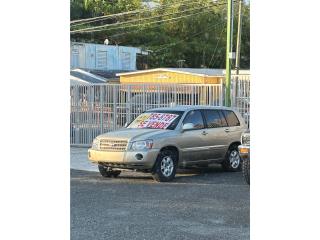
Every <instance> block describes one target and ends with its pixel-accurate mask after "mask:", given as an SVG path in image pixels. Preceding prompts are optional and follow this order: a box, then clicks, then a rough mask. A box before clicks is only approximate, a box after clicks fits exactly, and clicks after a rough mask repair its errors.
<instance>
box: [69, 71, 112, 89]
mask: <svg viewBox="0 0 320 240" xmlns="http://www.w3.org/2000/svg"><path fill="white" fill-rule="evenodd" d="M95 83H106V79H105V78H103V77H100V76H97V75H94V74H92V73H89V72H86V71H84V70H82V69H73V70H70V84H71V85H78V84H81V85H90V84H95Z"/></svg>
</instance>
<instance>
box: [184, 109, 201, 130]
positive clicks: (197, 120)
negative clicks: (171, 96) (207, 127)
mask: <svg viewBox="0 0 320 240" xmlns="http://www.w3.org/2000/svg"><path fill="white" fill-rule="evenodd" d="M185 123H193V124H194V126H195V128H198V129H202V128H204V124H203V118H202V114H201V112H200V111H199V110H193V111H190V112H189V113H188V115H187V116H186V117H185V119H184V120H183V124H185Z"/></svg>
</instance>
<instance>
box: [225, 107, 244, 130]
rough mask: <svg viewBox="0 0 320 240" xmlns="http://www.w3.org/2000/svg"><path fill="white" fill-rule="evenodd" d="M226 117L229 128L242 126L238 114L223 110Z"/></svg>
mask: <svg viewBox="0 0 320 240" xmlns="http://www.w3.org/2000/svg"><path fill="white" fill-rule="evenodd" d="M222 112H223V115H224V117H225V118H226V120H227V123H228V126H229V127H234V126H240V122H239V119H238V118H237V116H236V114H235V113H234V112H233V111H230V110H222Z"/></svg>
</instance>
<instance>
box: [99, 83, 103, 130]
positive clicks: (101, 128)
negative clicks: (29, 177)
mask: <svg viewBox="0 0 320 240" xmlns="http://www.w3.org/2000/svg"><path fill="white" fill-rule="evenodd" d="M102 87H103V85H100V86H99V89H100V134H102V133H103V92H102Z"/></svg>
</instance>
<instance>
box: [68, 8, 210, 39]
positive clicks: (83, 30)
mask: <svg viewBox="0 0 320 240" xmlns="http://www.w3.org/2000/svg"><path fill="white" fill-rule="evenodd" d="M212 6H216V5H212ZM207 7H208V6H206V7H204V8H207ZM202 9H203V8H202ZM209 11H210V10H207V11H201V12H197V13H194V14H188V15H184V16H179V17H175V18H169V19H162V20H158V21H153V22H149V23H146V24H154V23H162V22H168V21H172V20H177V19H181V18H185V17H190V16H194V15H198V14H201V13H207V12H209ZM106 26H108V25H104V26H99V27H100V28H102V27H106ZM136 26H141V24H133V25H128V26H118V27H114V28H108V29H96V28H95V27H94V28H89V29H79V30H74V31H70V33H71V34H74V33H89V32H100V31H105V30H114V29H121V28H128V27H136ZM91 29H92V31H91Z"/></svg>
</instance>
